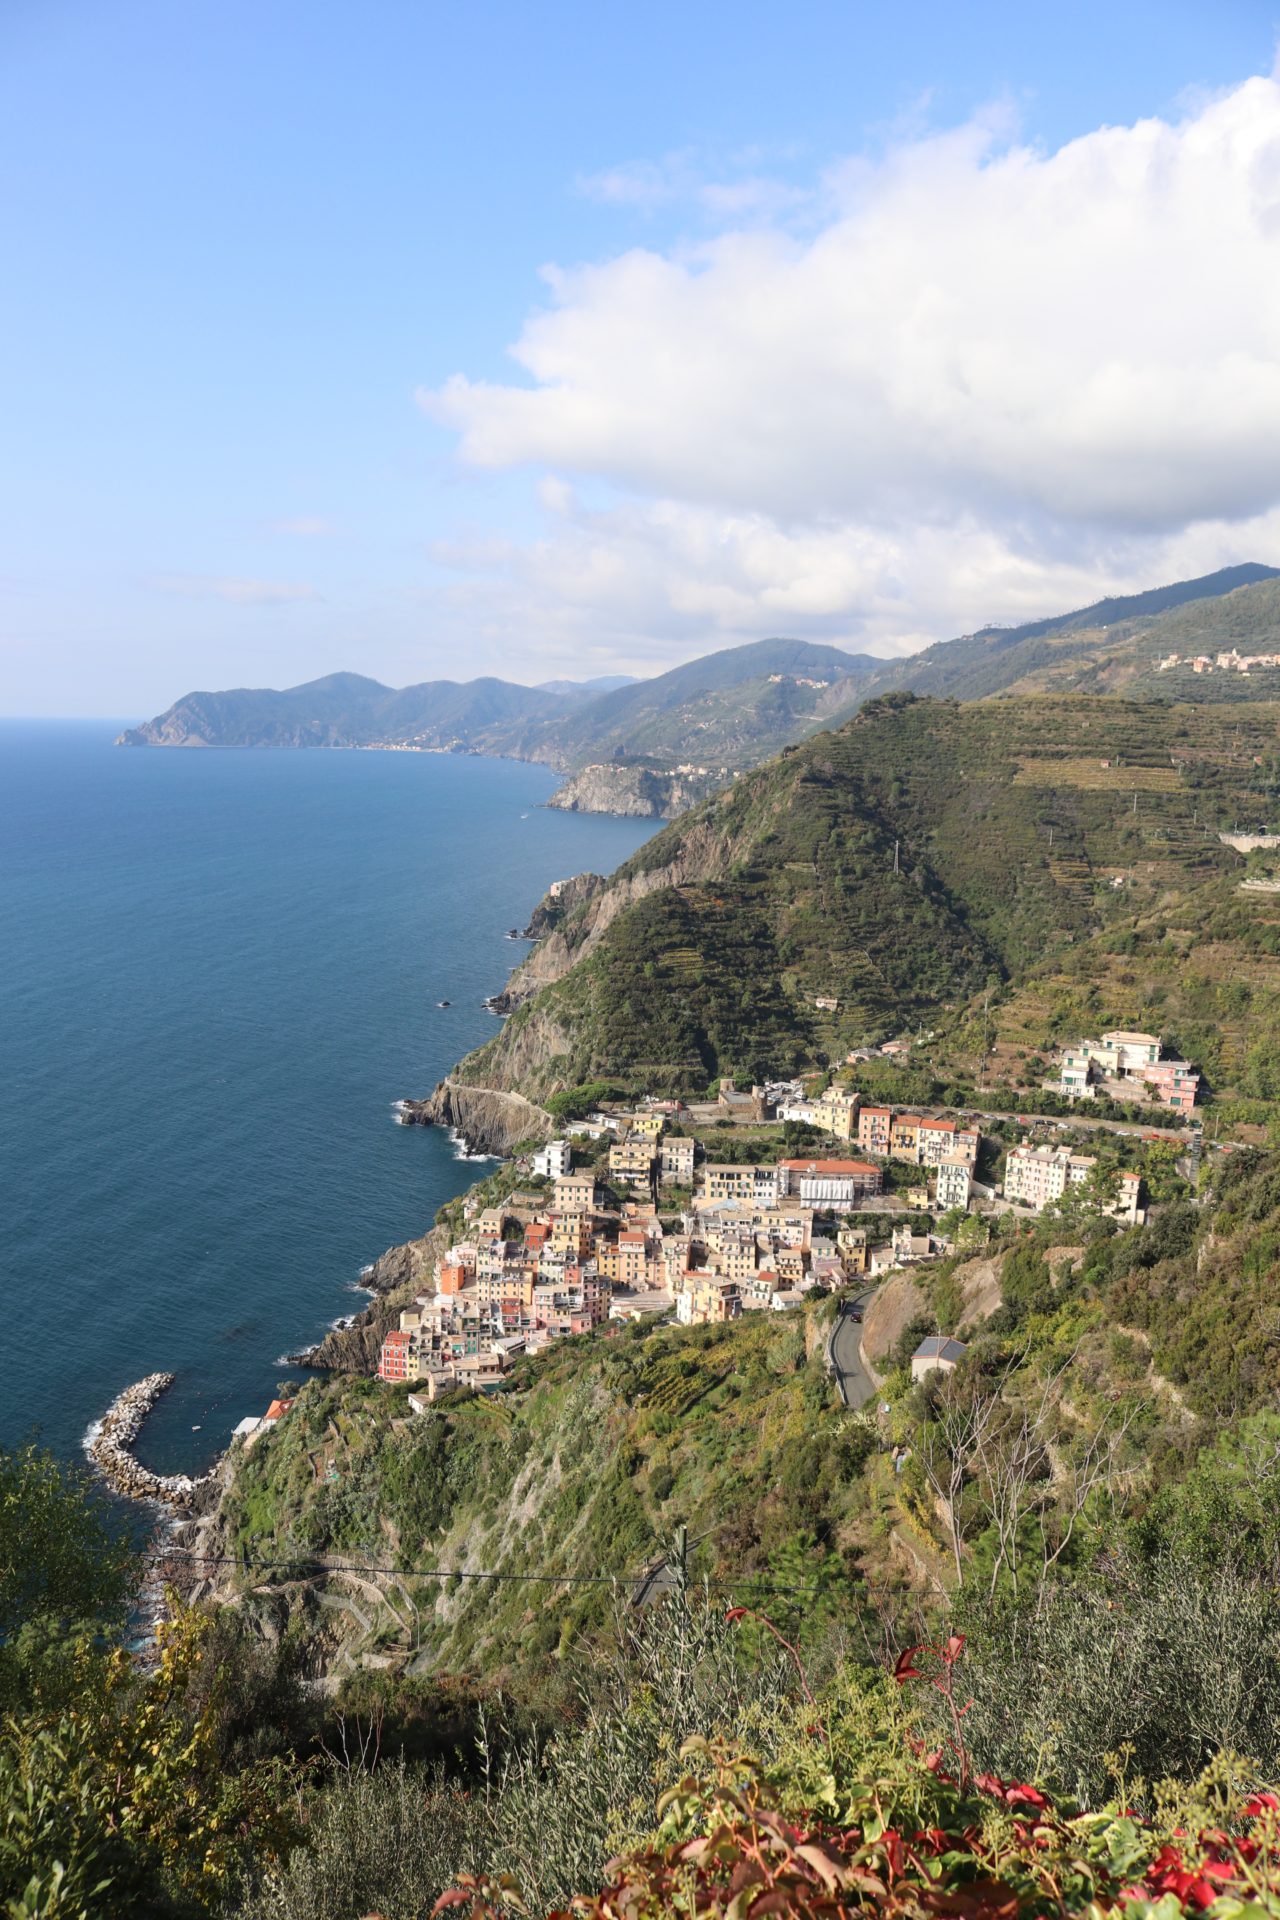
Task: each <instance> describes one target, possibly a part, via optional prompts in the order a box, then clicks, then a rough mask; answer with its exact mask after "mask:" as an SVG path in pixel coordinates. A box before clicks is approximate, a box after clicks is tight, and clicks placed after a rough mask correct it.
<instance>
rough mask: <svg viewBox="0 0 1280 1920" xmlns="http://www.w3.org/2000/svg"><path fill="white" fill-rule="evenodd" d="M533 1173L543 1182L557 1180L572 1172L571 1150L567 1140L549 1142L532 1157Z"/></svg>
mask: <svg viewBox="0 0 1280 1920" xmlns="http://www.w3.org/2000/svg"><path fill="white" fill-rule="evenodd" d="M533 1171H534V1173H535V1174H536V1175H538V1176H539V1177H540V1178H541V1179H543V1180H559V1179H560V1177H561V1175H562V1174H566V1173H572V1172H573V1148H572V1147H571V1146H570V1145H569V1142H568V1141H567V1140H549V1141H548V1142H547V1144H546V1146H545V1147H540V1148H539V1149H538V1151H537V1153H535V1154H534V1156H533Z"/></svg>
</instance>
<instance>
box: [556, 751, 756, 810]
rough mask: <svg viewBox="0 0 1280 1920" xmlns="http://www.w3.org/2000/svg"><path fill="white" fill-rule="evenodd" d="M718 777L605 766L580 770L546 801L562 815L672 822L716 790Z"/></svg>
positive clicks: (720, 784)
mask: <svg viewBox="0 0 1280 1920" xmlns="http://www.w3.org/2000/svg"><path fill="white" fill-rule="evenodd" d="M723 784H724V780H723V777H722V776H721V775H719V774H711V773H702V774H696V773H695V774H682V773H659V772H655V771H654V770H653V769H652V768H650V767H629V766H619V765H617V764H611V763H604V764H601V765H597V766H592V767H583V769H582V771H581V772H580V773H576V774H574V776H573V778H572V779H571V780H567V781H566V782H565V784H564V786H562V787H559V788H557V790H556V792H555V793H553V794H552V796H551V798H550V799H549V800H548V802H547V805H548V806H549V807H558V808H560V809H561V810H562V811H563V812H565V813H617V814H624V815H627V816H629V817H631V818H634V819H638V820H674V819H675V817H676V815H677V814H681V813H687V812H688V811H689V808H690V807H696V806H697V804H698V802H699V801H700V800H705V799H706V797H707V795H708V794H709V793H713V792H714V791H715V789H716V788H717V787H719V786H723Z"/></svg>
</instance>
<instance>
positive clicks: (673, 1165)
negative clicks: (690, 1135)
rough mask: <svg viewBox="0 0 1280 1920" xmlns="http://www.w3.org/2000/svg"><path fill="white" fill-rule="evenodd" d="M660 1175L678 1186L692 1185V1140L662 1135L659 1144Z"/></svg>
mask: <svg viewBox="0 0 1280 1920" xmlns="http://www.w3.org/2000/svg"><path fill="white" fill-rule="evenodd" d="M660 1151H661V1154H662V1177H663V1179H664V1180H672V1181H674V1182H675V1184H676V1185H677V1186H678V1187H691V1186H692V1185H693V1141H692V1140H682V1139H679V1138H678V1137H677V1138H675V1139H672V1138H670V1137H664V1139H663V1141H662V1146H661V1149H660Z"/></svg>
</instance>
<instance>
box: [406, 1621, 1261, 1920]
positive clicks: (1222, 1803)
mask: <svg viewBox="0 0 1280 1920" xmlns="http://www.w3.org/2000/svg"><path fill="white" fill-rule="evenodd" d="M963 1655H964V1641H963V1639H962V1638H960V1637H959V1636H951V1637H950V1638H949V1639H948V1640H946V1641H945V1642H943V1643H941V1644H939V1645H938V1646H936V1647H917V1648H911V1649H909V1650H908V1651H907V1652H906V1653H904V1654H903V1655H901V1656H900V1658H899V1660H898V1662H897V1667H896V1672H895V1676H894V1678H895V1679H896V1681H897V1682H898V1684H899V1685H907V1684H911V1683H916V1684H921V1685H924V1686H927V1687H929V1688H931V1689H932V1691H933V1692H934V1693H935V1694H936V1695H938V1696H939V1697H940V1698H941V1700H942V1702H943V1703H944V1705H943V1721H944V1723H945V1725H946V1727H947V1728H948V1731H947V1732H946V1733H945V1734H944V1735H943V1738H942V1740H941V1742H940V1744H939V1745H937V1746H936V1747H933V1748H932V1749H927V1748H926V1744H925V1742H924V1741H922V1740H921V1739H920V1738H919V1737H918V1736H917V1735H916V1734H915V1733H914V1732H913V1723H912V1720H911V1718H910V1716H905V1715H904V1714H903V1713H902V1712H901V1711H900V1710H897V1711H895V1707H894V1704H893V1703H892V1702H891V1701H890V1700H889V1699H888V1698H887V1697H886V1694H885V1686H886V1683H884V1682H880V1683H879V1685H878V1686H877V1685H872V1686H869V1687H868V1686H865V1685H864V1686H863V1687H861V1688H855V1689H853V1690H852V1691H846V1692H844V1693H843V1694H842V1695H840V1694H837V1695H836V1696H834V1697H825V1698H824V1699H822V1700H821V1701H819V1700H810V1701H809V1702H808V1704H807V1711H806V1713H805V1714H804V1715H803V1716H802V1719H801V1722H800V1724H799V1725H798V1726H796V1727H794V1729H793V1738H792V1741H791V1742H790V1743H789V1744H784V1747H783V1750H782V1752H781V1753H780V1755H779V1757H778V1758H777V1760H776V1761H775V1762H774V1764H773V1765H772V1766H770V1767H764V1766H761V1765H760V1763H759V1762H758V1761H757V1760H755V1759H754V1758H752V1757H750V1756H748V1755H744V1754H742V1753H741V1752H740V1751H738V1749H737V1748H736V1747H734V1746H732V1745H729V1744H726V1743H724V1742H715V1743H709V1742H707V1741H705V1740H693V1741H691V1742H688V1743H687V1744H686V1746H685V1747H684V1749H683V1750H682V1754H681V1758H682V1759H683V1760H684V1761H685V1762H686V1764H687V1765H688V1766H689V1769H690V1770H689V1771H688V1772H687V1773H686V1774H685V1776H684V1777H683V1778H682V1779H681V1780H680V1781H679V1782H677V1784H676V1785H675V1786H674V1787H672V1788H671V1789H670V1790H669V1791H668V1792H667V1793H666V1794H665V1795H664V1796H663V1797H662V1799H661V1801H660V1803H659V1808H658V1814H659V1822H658V1826H657V1830H656V1832H655V1833H654V1834H653V1835H652V1836H651V1837H649V1838H648V1839H647V1840H646V1841H644V1842H643V1843H642V1844H640V1845H637V1846H633V1847H631V1848H629V1849H628V1850H626V1851H625V1852H623V1853H622V1854H620V1855H619V1856H618V1857H616V1858H615V1859H614V1860H612V1861H611V1862H610V1863H609V1865H608V1868H607V1870H606V1879H605V1883H604V1885H603V1887H602V1888H601V1889H600V1890H599V1891H598V1892H594V1891H593V1892H589V1893H583V1894H580V1895H578V1896H577V1897H575V1898H574V1899H573V1900H572V1902H570V1903H569V1907H568V1911H569V1912H571V1913H573V1914H575V1915H578V1916H580V1917H581V1920H661V1916H667V1915H688V1916H690V1920H692V1916H695V1915H697V1916H723V1920H756V1916H763V1915H767V1914H789V1915H797V1916H801V1920H804V1917H805V1916H811V1917H812V1920H843V1917H844V1916H850V1917H852V1916H855V1915H864V1916H865V1915H869V1914H872V1913H875V1914H880V1915H886V1916H891V1917H892V1920H898V1917H899V1916H901V1917H902V1920H925V1916H957V1917H958V1920H1030V1917H1031V1916H1032V1915H1042V1914H1046V1913H1058V1914H1063V1915H1065V1914H1087V1915H1089V1916H1101V1915H1103V1914H1106V1913H1110V1912H1115V1911H1125V1912H1128V1913H1132V1914H1133V1915H1134V1916H1135V1917H1136V1920H1143V1917H1144V1916H1151V1917H1152V1920H1157V1917H1158V1920H1174V1916H1177V1915H1180V1914H1182V1913H1193V1914H1205V1915H1207V1916H1209V1920H1237V1917H1239V1920H1243V1916H1246V1915H1250V1916H1251V1915H1253V1914H1258V1915H1261V1914H1264V1913H1266V1914H1274V1913H1276V1912H1280V1820H1278V1818H1277V1815H1278V1813H1280V1798H1278V1797H1277V1796H1276V1795H1275V1794H1274V1793H1270V1792H1267V1791H1260V1790H1258V1789H1257V1788H1256V1787H1255V1786H1253V1785H1252V1784H1251V1783H1250V1781H1249V1779H1248V1771H1249V1770H1248V1769H1247V1768H1246V1767H1244V1766H1242V1764H1241V1763H1239V1762H1237V1761H1235V1760H1234V1759H1233V1758H1232V1757H1231V1756H1229V1755H1225V1754H1224V1755H1222V1756H1221V1757H1220V1759H1219V1760H1218V1762H1217V1763H1216V1764H1215V1765H1213V1766H1211V1767H1210V1768H1208V1769H1207V1770H1206V1771H1205V1773H1204V1774H1203V1775H1202V1777H1201V1778H1200V1779H1199V1780H1198V1781H1197V1782H1195V1783H1194V1784H1193V1785H1192V1787H1191V1788H1190V1789H1189V1790H1188V1789H1186V1788H1180V1787H1178V1786H1176V1785H1174V1784H1172V1783H1165V1784H1163V1785H1162V1786H1161V1787H1159V1788H1158V1789H1156V1791H1155V1806H1156V1813H1155V1815H1154V1817H1153V1818H1151V1819H1149V1820H1147V1819H1143V1818H1142V1817H1140V1816H1139V1815H1138V1814H1137V1813H1136V1812H1135V1811H1134V1810H1133V1809H1132V1808H1130V1807H1129V1806H1127V1805H1126V1804H1125V1803H1124V1798H1123V1795H1124V1790H1125V1788H1126V1787H1127V1786H1128V1785H1129V1784H1130V1783H1129V1782H1128V1781H1126V1780H1125V1779H1124V1778H1123V1777H1122V1776H1121V1775H1120V1774H1118V1775H1117V1779H1116V1783H1115V1784H1116V1786H1117V1787H1118V1788H1119V1789H1120V1797H1118V1798H1113V1799H1112V1800H1111V1801H1110V1802H1109V1803H1108V1804H1106V1805H1105V1806H1103V1807H1102V1808H1101V1809H1100V1810H1099V1811H1098V1812H1086V1811H1082V1810H1081V1809H1079V1808H1078V1807H1076V1806H1074V1805H1072V1804H1071V1803H1069V1802H1061V1803H1055V1801H1054V1800H1053V1799H1051V1797H1050V1796H1049V1795H1048V1794H1046V1793H1045V1792H1043V1791H1042V1790H1041V1789H1040V1788H1038V1787H1036V1786H1034V1785H1031V1784H1028V1783H1026V1782H1023V1781H1020V1780H1016V1779H1012V1780H1010V1779H1003V1778H1001V1777H1000V1776H999V1775H997V1774H994V1773H990V1772H977V1771H975V1767H974V1760H973V1755H972V1753H971V1751H970V1749H969V1745H968V1736H967V1730H966V1726H965V1720H966V1716H967V1713H968V1710H969V1709H968V1703H967V1702H966V1701H965V1700H964V1699H963V1696H962V1693H961V1691H960V1687H959V1680H960V1676H959V1669H960V1667H961V1664H962V1661H963ZM806 1722H807V1724H806ZM1123 1761H1124V1756H1119V1757H1118V1762H1117V1764H1118V1766H1119V1767H1121V1768H1122V1767H1123ZM542 1910H543V1909H542V1908H541V1907H537V1906H535V1907H533V1908H531V1907H530V1906H529V1904H528V1903H527V1901H526V1899H525V1896H524V1893H523V1891H522V1889H521V1887H520V1885H519V1882H518V1881H517V1880H516V1879H513V1878H512V1877H510V1876H508V1875H501V1876H497V1877H495V1876H492V1875H489V1876H475V1875H470V1876H464V1877H463V1878H461V1879H460V1881H459V1884H458V1885H457V1886H456V1887H454V1888H452V1889H450V1890H449V1891H448V1892H447V1893H446V1894H444V1895H443V1896H442V1897H441V1899H440V1900H439V1901H438V1902H437V1903H436V1906H435V1908H434V1912H435V1913H436V1914H439V1915H445V1914H450V1915H454V1914H456V1915H458V1916H464V1915H465V1916H466V1917H467V1920H503V1916H509V1915H511V1914H512V1913H527V1912H530V1911H542ZM557 1911H561V1910H557Z"/></svg>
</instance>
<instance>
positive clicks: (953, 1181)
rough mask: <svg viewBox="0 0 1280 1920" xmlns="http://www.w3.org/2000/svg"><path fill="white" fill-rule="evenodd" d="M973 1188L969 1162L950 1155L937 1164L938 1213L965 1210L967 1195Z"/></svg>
mask: <svg viewBox="0 0 1280 1920" xmlns="http://www.w3.org/2000/svg"><path fill="white" fill-rule="evenodd" d="M972 1186H973V1175H972V1173H971V1172H970V1169H969V1162H968V1161H967V1160H965V1159H962V1158H961V1157H960V1156H959V1155H958V1154H951V1155H949V1156H948V1157H947V1158H946V1159H945V1160H939V1162H938V1191H937V1206H938V1211H939V1212H940V1213H949V1212H950V1210H951V1209H952V1207H959V1208H960V1209H961V1210H962V1211H964V1210H967V1208H968V1205H969V1194H970V1190H971V1188H972Z"/></svg>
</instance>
